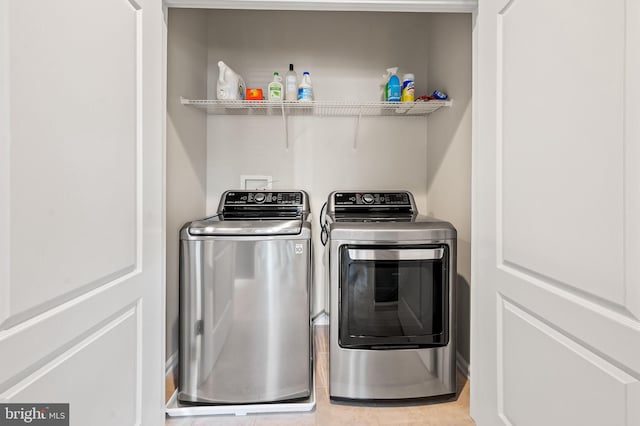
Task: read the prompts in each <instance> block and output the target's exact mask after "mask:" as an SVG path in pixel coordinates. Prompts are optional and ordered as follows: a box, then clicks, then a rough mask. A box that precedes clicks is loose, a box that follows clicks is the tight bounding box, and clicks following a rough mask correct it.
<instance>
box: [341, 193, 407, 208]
mask: <svg viewBox="0 0 640 426" xmlns="http://www.w3.org/2000/svg"><path fill="white" fill-rule="evenodd" d="M334 202H335V205H336V206H393V207H398V206H411V200H410V199H409V193H407V192H336V193H335V195H334Z"/></svg>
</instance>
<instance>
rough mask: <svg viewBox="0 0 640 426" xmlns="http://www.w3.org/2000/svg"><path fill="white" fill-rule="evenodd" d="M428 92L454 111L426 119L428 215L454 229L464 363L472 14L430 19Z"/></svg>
mask: <svg viewBox="0 0 640 426" xmlns="http://www.w3.org/2000/svg"><path fill="white" fill-rule="evenodd" d="M428 27H429V36H428V46H429V65H428V75H429V87H430V88H431V89H440V90H443V91H445V92H447V93H448V94H449V95H450V96H451V98H452V99H453V106H452V107H451V108H448V109H441V110H439V111H436V112H435V113H433V114H431V115H430V116H429V129H428V131H427V139H428V143H427V211H428V213H429V214H430V215H432V216H435V217H439V218H442V219H446V220H448V221H450V222H451V223H453V225H454V226H455V227H456V229H457V230H458V280H457V286H456V290H457V295H456V306H457V324H458V330H457V331H458V338H457V344H458V354H459V355H460V356H461V357H462V358H463V363H466V364H467V365H468V363H469V296H470V290H471V289H470V283H471V70H472V64H471V56H472V55H471V48H472V46H471V29H472V23H471V15H469V14H442V15H431V16H430V17H429V25H428Z"/></svg>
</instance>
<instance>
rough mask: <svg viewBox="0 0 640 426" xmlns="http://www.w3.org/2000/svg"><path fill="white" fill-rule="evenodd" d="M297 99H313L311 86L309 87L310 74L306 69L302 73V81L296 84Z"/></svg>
mask: <svg viewBox="0 0 640 426" xmlns="http://www.w3.org/2000/svg"><path fill="white" fill-rule="evenodd" d="M298 100H299V101H307V102H308V101H312V100H313V88H312V87H311V76H310V75H309V72H308V71H305V72H304V73H303V74H302V81H301V82H300V86H298Z"/></svg>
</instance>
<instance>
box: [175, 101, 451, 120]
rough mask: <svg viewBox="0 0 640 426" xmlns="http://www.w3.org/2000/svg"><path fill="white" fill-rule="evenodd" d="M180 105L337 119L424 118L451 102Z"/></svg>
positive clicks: (215, 111)
mask: <svg viewBox="0 0 640 426" xmlns="http://www.w3.org/2000/svg"><path fill="white" fill-rule="evenodd" d="M180 102H181V103H182V104H183V105H191V106H194V107H196V108H201V109H204V110H206V111H207V113H208V114H213V115H288V116H296V115H308V116H320V117H340V116H352V117H353V116H359V117H360V116H396V117H401V116H405V117H406V116H413V117H415V116H418V117H420V116H425V115H427V114H430V113H432V112H434V111H436V110H437V109H439V108H442V107H450V106H451V104H452V103H453V101H451V100H446V101H439V100H431V101H425V102H340V101H310V102H298V101H235V100H234V101H220V100H213V99H186V98H183V97H181V98H180Z"/></svg>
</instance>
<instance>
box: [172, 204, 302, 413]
mask: <svg viewBox="0 0 640 426" xmlns="http://www.w3.org/2000/svg"><path fill="white" fill-rule="evenodd" d="M180 244H181V246H180V359H179V370H180V374H179V376H180V377H179V386H178V399H179V401H180V402H183V403H205V404H206V403H209V404H247V403H262V402H275V401H284V400H293V399H298V398H306V397H308V396H309V395H310V393H311V385H312V375H311V371H312V362H311V361H312V359H311V358H312V353H313V352H312V338H311V332H310V331H311V319H310V315H309V312H310V286H311V224H310V223H309V201H308V197H307V194H306V193H305V192H303V191H273V192H256V191H227V192H225V193H224V194H223V195H222V198H221V199H220V204H219V208H218V214H217V215H215V216H212V217H209V218H206V219H203V220H198V221H195V222H191V223H188V224H186V225H185V226H184V227H183V228H182V230H181V241H180Z"/></svg>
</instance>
